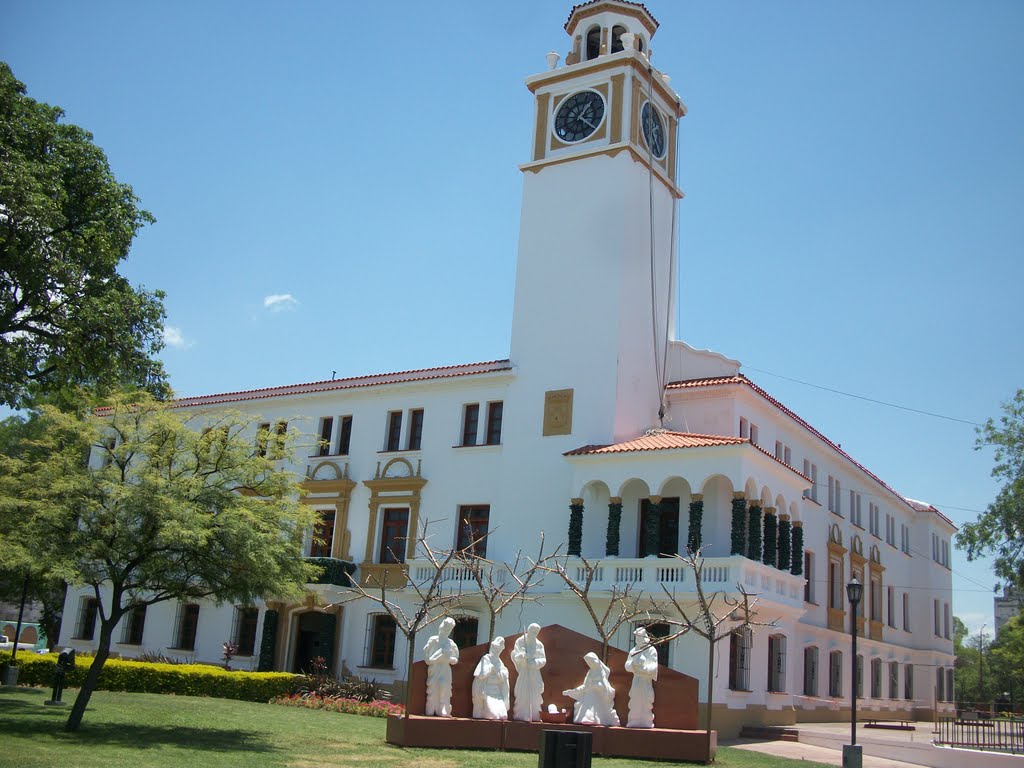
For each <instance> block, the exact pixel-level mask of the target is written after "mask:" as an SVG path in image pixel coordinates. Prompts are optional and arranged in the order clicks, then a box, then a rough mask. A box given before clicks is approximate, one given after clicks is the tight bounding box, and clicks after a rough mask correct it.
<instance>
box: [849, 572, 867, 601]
mask: <svg viewBox="0 0 1024 768" xmlns="http://www.w3.org/2000/svg"><path fill="white" fill-rule="evenodd" d="M863 596H864V585H863V584H861V583H860V582H859V581H857V577H856V576H854V577H853V578H852V579H851V580H850V583H849V584H847V585H846V597H847V599H848V600H849V601H850V602H851V603H852V604H853V606H854V607H856V606H857V604H858V603H859V602H860V599H861V598H862V597H863Z"/></svg>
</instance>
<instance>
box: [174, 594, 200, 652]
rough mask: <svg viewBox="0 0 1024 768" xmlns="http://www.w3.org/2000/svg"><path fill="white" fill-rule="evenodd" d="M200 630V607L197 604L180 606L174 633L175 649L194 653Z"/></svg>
mask: <svg viewBox="0 0 1024 768" xmlns="http://www.w3.org/2000/svg"><path fill="white" fill-rule="evenodd" d="M198 630H199V606H198V605H196V604H195V603H188V604H187V605H180V604H179V605H178V621H177V622H176V627H175V632H174V638H175V639H174V648H175V649H176V650H179V651H194V650H195V649H196V633H197V632H198Z"/></svg>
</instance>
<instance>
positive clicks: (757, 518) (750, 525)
mask: <svg viewBox="0 0 1024 768" xmlns="http://www.w3.org/2000/svg"><path fill="white" fill-rule="evenodd" d="M761 555H762V552H761V505H760V504H758V503H754V504H751V505H750V508H749V509H748V510H747V557H749V558H750V559H751V560H760V559H761Z"/></svg>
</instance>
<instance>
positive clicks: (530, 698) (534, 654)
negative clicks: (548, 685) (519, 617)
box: [512, 624, 548, 723]
mask: <svg viewBox="0 0 1024 768" xmlns="http://www.w3.org/2000/svg"><path fill="white" fill-rule="evenodd" d="M538 632H540V624H531V625H530V626H528V627H527V628H526V632H525V634H523V635H521V636H520V637H519V639H518V640H516V644H515V645H514V646H513V647H512V663H513V664H515V667H516V672H518V673H519V676H518V677H517V678H516V691H515V693H516V702H515V704H514V705H513V707H512V718H513V719H514V720H523V721H525V722H528V723H531V722H537V721H539V720H540V711H541V708H542V707H543V706H544V701H543V700H544V678H542V677H541V674H540V671H541V669H543V667H544V665H545V664H547V662H548V659H547V656H546V655H545V654H544V644H543V643H542V642H541V641H540V639H539V638H538V637H537V633H538Z"/></svg>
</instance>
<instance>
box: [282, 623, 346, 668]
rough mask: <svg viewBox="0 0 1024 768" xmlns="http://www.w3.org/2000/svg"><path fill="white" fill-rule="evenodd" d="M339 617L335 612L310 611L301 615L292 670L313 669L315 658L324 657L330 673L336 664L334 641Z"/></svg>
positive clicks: (296, 631) (296, 632)
mask: <svg viewBox="0 0 1024 768" xmlns="http://www.w3.org/2000/svg"><path fill="white" fill-rule="evenodd" d="M337 624H338V617H337V616H335V615H334V614H333V613H317V612H316V611H310V612H309V613H303V614H302V615H301V616H299V621H298V626H297V627H296V630H295V653H294V655H293V658H292V672H296V673H300V674H301V673H303V672H305V673H309V672H312V671H313V663H312V662H313V659H315V658H317V657H318V656H319V657H322V658H323V660H324V663H325V665H326V670H327V672H328V673H329V672H330V671H331V669H332V668H333V664H334V641H335V630H336V629H337Z"/></svg>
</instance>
